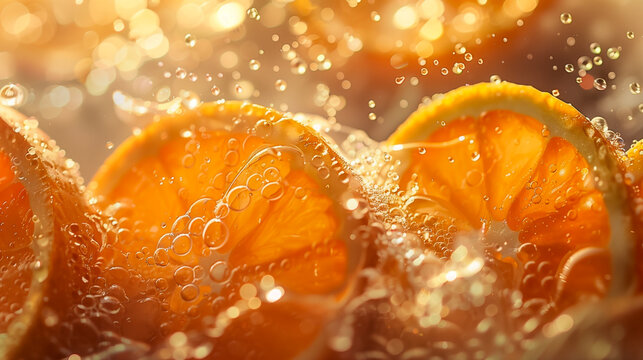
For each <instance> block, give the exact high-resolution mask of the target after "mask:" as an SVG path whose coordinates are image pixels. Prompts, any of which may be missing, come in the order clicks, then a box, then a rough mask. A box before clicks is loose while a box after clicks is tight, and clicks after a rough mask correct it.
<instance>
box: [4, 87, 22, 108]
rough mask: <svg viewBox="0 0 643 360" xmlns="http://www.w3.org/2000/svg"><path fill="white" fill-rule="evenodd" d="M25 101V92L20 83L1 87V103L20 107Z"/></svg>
mask: <svg viewBox="0 0 643 360" xmlns="http://www.w3.org/2000/svg"><path fill="white" fill-rule="evenodd" d="M24 101H25V92H24V90H23V89H22V87H21V86H20V85H16V84H7V85H5V86H3V87H2V88H0V104H2V105H5V106H11V107H18V106H20V105H22V104H23V103H24Z"/></svg>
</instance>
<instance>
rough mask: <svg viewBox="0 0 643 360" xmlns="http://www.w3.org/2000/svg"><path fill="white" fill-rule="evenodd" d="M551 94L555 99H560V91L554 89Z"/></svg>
mask: <svg viewBox="0 0 643 360" xmlns="http://www.w3.org/2000/svg"><path fill="white" fill-rule="evenodd" d="M551 94H552V95H554V96H555V97H558V96H560V91H558V89H554V90H552V91H551Z"/></svg>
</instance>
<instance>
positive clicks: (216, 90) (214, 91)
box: [210, 85, 221, 96]
mask: <svg viewBox="0 0 643 360" xmlns="http://www.w3.org/2000/svg"><path fill="white" fill-rule="evenodd" d="M210 92H211V93H212V95H214V96H219V94H221V89H219V87H218V86H216V85H213V86H212V88H211V89H210Z"/></svg>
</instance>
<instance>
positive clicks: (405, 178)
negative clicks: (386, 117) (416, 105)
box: [388, 83, 632, 328]
mask: <svg viewBox="0 0 643 360" xmlns="http://www.w3.org/2000/svg"><path fill="white" fill-rule="evenodd" d="M595 125H596V126H593V125H592V124H591V123H590V122H589V121H588V120H587V118H585V117H584V116H583V115H581V114H580V113H579V112H578V111H577V110H576V109H574V108H573V107H572V106H570V105H568V104H565V103H563V102H562V101H560V100H558V99H556V98H555V97H553V96H551V95H549V94H546V93H542V92H539V91H537V90H535V89H533V88H531V87H527V86H520V85H514V84H510V83H501V84H489V83H482V84H477V85H473V86H467V87H463V88H460V89H457V90H454V91H452V92H450V93H448V94H446V95H445V96H444V97H442V98H440V99H439V100H437V101H435V102H433V103H431V104H429V105H428V106H425V107H422V108H420V109H419V110H418V111H417V112H416V113H414V114H413V115H411V117H410V118H409V119H408V120H407V121H406V122H405V123H404V124H403V125H401V126H400V127H399V128H398V130H397V131H396V132H395V133H394V134H393V135H392V136H391V137H390V138H389V140H388V150H389V151H390V153H391V155H393V157H394V159H396V160H398V161H399V162H400V164H401V165H400V167H401V169H400V170H399V173H400V175H401V176H400V179H399V181H397V182H396V184H398V185H399V187H400V190H399V194H400V195H402V197H403V199H404V200H405V204H406V206H407V208H408V210H409V211H410V212H412V213H413V214H414V219H418V214H419V215H420V216H419V219H420V220H422V221H415V223H416V224H420V225H421V226H419V227H416V229H418V230H417V231H418V232H420V233H422V234H424V235H425V234H429V235H430V236H428V237H426V236H425V239H426V242H427V245H428V246H429V247H431V248H432V249H433V250H434V252H435V253H436V254H438V255H439V256H440V257H442V258H444V259H449V258H450V257H451V255H452V252H453V249H454V247H455V244H456V243H457V241H458V237H459V236H461V235H458V234H463V233H466V232H469V233H471V232H473V233H478V234H481V239H482V240H481V241H482V245H483V246H484V248H485V253H486V257H487V264H488V265H489V266H491V267H492V268H494V269H495V271H496V273H497V276H498V280H497V281H496V288H497V289H500V290H499V291H503V290H502V289H509V290H512V291H513V290H518V291H519V293H516V294H520V295H519V299H520V302H518V303H515V301H516V300H515V299H516V296H517V295H515V294H514V295H512V296H513V298H512V300H511V301H512V302H514V303H513V304H512V305H511V306H512V308H513V309H517V308H516V306H519V308H518V310H521V309H522V310H524V311H525V312H527V309H529V311H530V312H533V311H534V309H535V313H536V314H541V315H543V316H544V317H545V319H546V318H550V316H552V315H555V314H558V313H560V311H562V310H564V309H566V308H568V307H570V306H572V305H574V304H577V303H580V302H585V301H587V300H590V299H596V298H601V297H604V296H606V295H607V294H608V293H609V292H610V291H611V292H612V293H622V292H624V291H625V290H626V289H627V288H628V287H629V285H630V280H631V276H630V275H631V271H630V268H631V265H632V257H631V255H630V253H631V245H632V243H631V241H630V237H631V234H630V232H631V230H632V225H631V223H630V219H629V210H628V206H627V201H628V200H627V186H626V185H625V184H624V178H623V166H624V162H623V152H622V150H620V149H619V148H618V147H617V146H616V145H614V144H612V143H611V142H609V141H608V140H606V139H605V137H604V135H603V130H604V129H601V128H598V127H597V126H598V125H602V124H595ZM429 220H430V221H429ZM516 304H518V305H516ZM528 327H529V328H532V326H531V325H530V326H528Z"/></svg>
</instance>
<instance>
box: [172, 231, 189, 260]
mask: <svg viewBox="0 0 643 360" xmlns="http://www.w3.org/2000/svg"><path fill="white" fill-rule="evenodd" d="M190 250H192V238H191V237H190V235H188V234H179V235H177V236H176V237H175V238H174V240H172V251H173V252H174V253H175V254H176V255H178V256H184V255H187V254H188V253H189V252H190Z"/></svg>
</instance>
